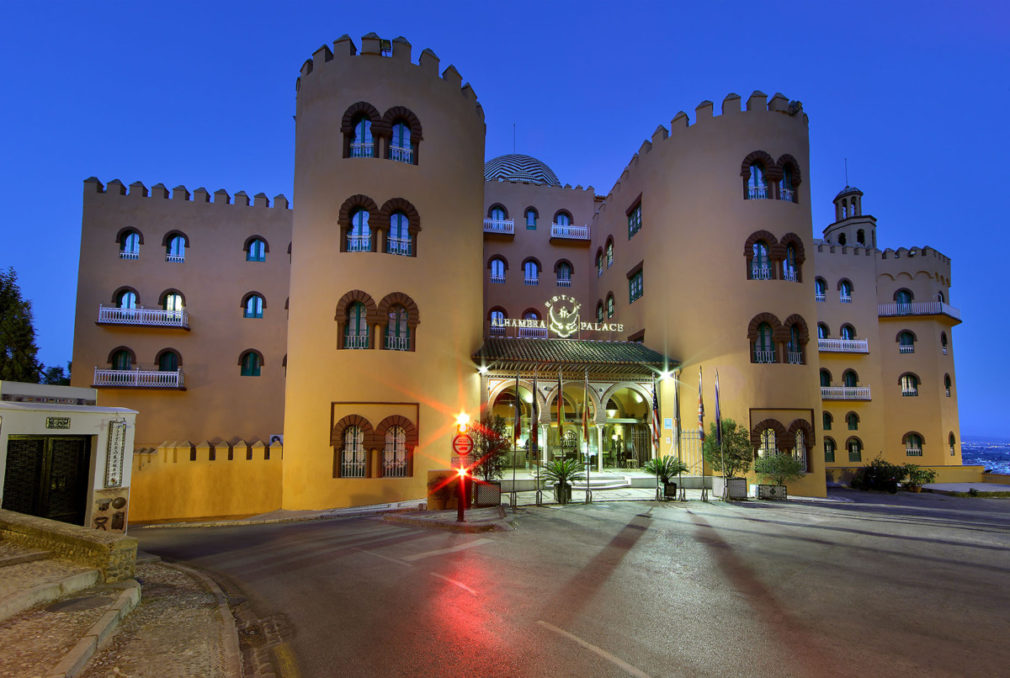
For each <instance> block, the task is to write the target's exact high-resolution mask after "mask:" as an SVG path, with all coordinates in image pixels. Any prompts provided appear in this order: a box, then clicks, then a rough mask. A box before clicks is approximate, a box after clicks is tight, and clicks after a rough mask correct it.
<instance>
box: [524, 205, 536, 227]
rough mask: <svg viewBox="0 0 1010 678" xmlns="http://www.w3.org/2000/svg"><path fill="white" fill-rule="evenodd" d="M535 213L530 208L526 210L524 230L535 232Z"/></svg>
mask: <svg viewBox="0 0 1010 678" xmlns="http://www.w3.org/2000/svg"><path fill="white" fill-rule="evenodd" d="M538 216H539V215H538V214H537V211H536V210H535V209H533V208H532V207H527V208H526V230H527V231H535V230H537V217H538Z"/></svg>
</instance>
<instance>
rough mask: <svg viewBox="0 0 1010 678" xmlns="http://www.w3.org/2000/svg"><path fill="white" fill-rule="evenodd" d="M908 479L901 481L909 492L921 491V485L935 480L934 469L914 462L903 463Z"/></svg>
mask: <svg viewBox="0 0 1010 678" xmlns="http://www.w3.org/2000/svg"><path fill="white" fill-rule="evenodd" d="M905 475H906V476H907V477H908V480H907V481H906V482H905V483H903V484H904V486H905V487H906V488H907V489H908V491H909V492H922V486H923V485H928V484H929V483H932V482H935V481H936V471H934V470H933V469H931V468H922V467H921V466H918V465H916V464H905Z"/></svg>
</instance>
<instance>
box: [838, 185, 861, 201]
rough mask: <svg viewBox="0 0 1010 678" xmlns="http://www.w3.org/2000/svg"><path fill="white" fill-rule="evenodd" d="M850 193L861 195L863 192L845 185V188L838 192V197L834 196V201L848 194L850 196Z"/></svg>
mask: <svg viewBox="0 0 1010 678" xmlns="http://www.w3.org/2000/svg"><path fill="white" fill-rule="evenodd" d="M852 193H855V194H856V195H862V194H863V192H862V191H860V190H859V189H858V188H856V187H855V186H848V185H846V186H845V188H843V189H842V190H840V191H839V192H838V195H836V196H835V200H838V199H839V198H841V197H842V196H843V195H850V194H852Z"/></svg>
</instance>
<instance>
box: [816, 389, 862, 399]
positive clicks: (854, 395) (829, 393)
mask: <svg viewBox="0 0 1010 678" xmlns="http://www.w3.org/2000/svg"><path fill="white" fill-rule="evenodd" d="M821 399H822V400H870V387H869V386H821Z"/></svg>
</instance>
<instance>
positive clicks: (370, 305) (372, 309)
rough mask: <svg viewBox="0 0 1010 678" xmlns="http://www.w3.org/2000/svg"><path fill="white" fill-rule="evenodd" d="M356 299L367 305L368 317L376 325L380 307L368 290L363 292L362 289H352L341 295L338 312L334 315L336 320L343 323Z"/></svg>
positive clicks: (370, 322) (369, 322) (370, 323)
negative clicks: (377, 306)
mask: <svg viewBox="0 0 1010 678" xmlns="http://www.w3.org/2000/svg"><path fill="white" fill-rule="evenodd" d="M356 301H360V302H361V303H362V304H364V305H365V311H366V313H367V315H366V318H367V319H368V324H369V325H375V324H376V323H378V322H379V313H378V309H377V308H376V306H375V301H374V300H373V299H372V297H371V296H369V295H368V293H367V292H362V291H361V290H351V291H350V292H348V293H347V294H345V295H344V296H342V297H340V301H338V302H337V312H336V315H335V316H334V320H336V321H337V322H338V323H340V324H341V325H343V323H344V322H345V320H346V318H347V309H348V308H349V307H350V305H351V304H353V303H354V302H356Z"/></svg>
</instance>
